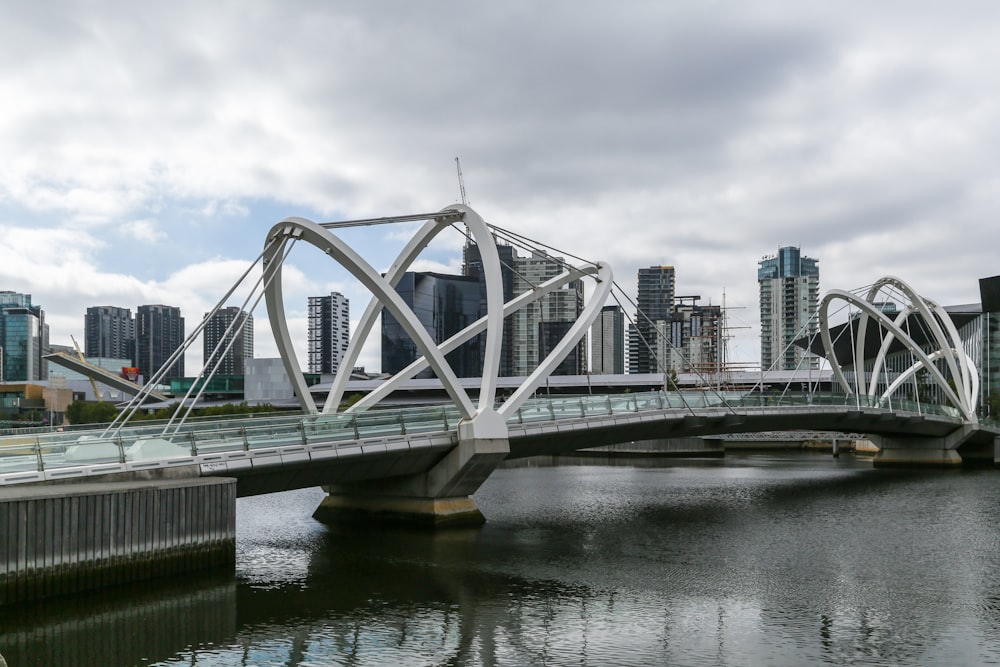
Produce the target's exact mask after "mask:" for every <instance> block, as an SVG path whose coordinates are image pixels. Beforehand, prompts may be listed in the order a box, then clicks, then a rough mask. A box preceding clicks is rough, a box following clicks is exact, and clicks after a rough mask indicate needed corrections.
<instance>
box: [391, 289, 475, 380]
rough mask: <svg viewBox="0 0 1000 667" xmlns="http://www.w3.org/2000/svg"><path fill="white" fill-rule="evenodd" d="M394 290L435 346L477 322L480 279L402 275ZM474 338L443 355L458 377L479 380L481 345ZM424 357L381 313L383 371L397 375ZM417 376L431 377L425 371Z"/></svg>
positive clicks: (396, 322)
mask: <svg viewBox="0 0 1000 667" xmlns="http://www.w3.org/2000/svg"><path fill="white" fill-rule="evenodd" d="M396 291H397V292H398V293H399V295H400V296H401V297H402V298H403V301H404V302H405V303H406V305H407V306H409V307H410V309H412V310H413V312H414V314H415V315H416V316H417V319H418V320H419V321H420V323H421V324H422V325H423V327H424V329H426V331H427V333H428V334H430V337H431V340H433V341H434V342H435V343H439V344H440V343H442V342H444V341H445V340H447V339H448V338H450V337H451V336H453V335H454V334H456V333H458V332H459V331H461V330H462V329H464V328H465V327H467V326H468V325H470V324H472V323H473V322H475V321H476V320H477V319H479V305H480V290H479V280H478V279H477V278H471V277H466V276H451V275H446V274H441V273H429V272H428V273H417V272H413V271H407V272H406V273H405V274H403V277H402V278H401V279H400V281H399V283H398V284H397V285H396ZM477 338H478V336H477V337H476V338H473V339H472V340H470V341H468V342H466V343H464V344H463V345H461V346H459V347H458V349H456V350H454V351H452V352H451V353H450V354H447V355H445V359H446V360H447V361H448V363H449V364H450V365H451V368H452V369H453V370H454V372H455V375H457V376H458V377H480V376H481V375H482V372H483V363H482V356H481V355H480V349H481V346H480V343H479V341H478V340H477ZM421 356H423V354H422V353H420V352H419V350H418V349H417V346H416V343H414V342H413V340H412V339H411V338H410V335H409V334H408V333H407V332H406V330H405V329H404V328H403V326H402V325H401V324H400V323H399V322H398V321H397V320H396V318H395V317H393V315H392V314H391V313H390V312H389V311H387V310H384V309H383V311H382V372H383V373H398V372H399V371H400V370H402V369H403V368H405V367H406V366H408V365H409V364H410V363H411V362H413V361H415V360H416V359H417V358H418V357H421ZM416 377H418V378H426V377H434V374H433V372H432V371H431V370H430V369H429V368H428V369H426V370H424V371H422V372H421V373H420V374H419V375H417V376H416Z"/></svg>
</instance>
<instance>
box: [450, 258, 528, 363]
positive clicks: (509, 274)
mask: <svg viewBox="0 0 1000 667" xmlns="http://www.w3.org/2000/svg"><path fill="white" fill-rule="evenodd" d="M496 248H497V255H499V257H500V282H501V283H502V284H503V301H504V303H506V302H508V301H510V300H511V299H513V298H514V297H515V296H516V293H515V292H514V260H515V258H516V257H517V251H516V250H515V249H514V247H513V246H509V245H501V244H497V247H496ZM462 259H463V262H462V275H463V276H468V277H471V278H476V279H478V280H479V287H480V307H479V316H480V317H483V316H485V315H486V279H485V274H484V273H483V260H482V254H481V253H480V252H479V246H478V245H476V244H475V243H472V242H471V241H470V242H468V243H466V244H465V248H464V251H463V258H462ZM502 338H503V340H502V343H501V347H500V364H499V371H498V375H499V376H500V377H508V376H511V375H514V318H513V315H511V316H508V317H506V318H504V323H503V336H502ZM479 341H480V352H479V354H480V356H483V357H485V346H486V336H480V337H479Z"/></svg>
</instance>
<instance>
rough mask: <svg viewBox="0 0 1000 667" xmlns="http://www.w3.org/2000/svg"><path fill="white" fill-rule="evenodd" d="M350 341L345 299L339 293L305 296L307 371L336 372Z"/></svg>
mask: <svg viewBox="0 0 1000 667" xmlns="http://www.w3.org/2000/svg"><path fill="white" fill-rule="evenodd" d="M350 342H351V304H350V301H348V299H347V297H345V296H344V295H343V294H341V293H340V292H331V293H330V295H329V296H311V297H309V329H308V346H309V349H308V355H309V360H308V368H309V372H310V373H336V372H337V371H339V370H340V362H341V360H342V359H343V358H344V354H345V353H346V352H347V345H348V343H350ZM347 370H348V371H350V370H351V369H347Z"/></svg>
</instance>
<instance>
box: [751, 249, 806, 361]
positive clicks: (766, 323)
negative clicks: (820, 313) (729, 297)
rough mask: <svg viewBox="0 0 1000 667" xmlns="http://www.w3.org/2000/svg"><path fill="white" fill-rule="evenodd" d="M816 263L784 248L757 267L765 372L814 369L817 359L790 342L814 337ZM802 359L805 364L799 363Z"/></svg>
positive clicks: (796, 250) (761, 356)
mask: <svg viewBox="0 0 1000 667" xmlns="http://www.w3.org/2000/svg"><path fill="white" fill-rule="evenodd" d="M818 263H819V260H816V259H812V258H810V257H806V256H805V255H803V254H802V253H801V251H800V249H799V248H796V247H793V246H784V247H781V248H778V252H777V254H775V255H770V256H765V257H764V258H763V259H761V260H760V262H759V263H758V265H757V283H758V285H759V287H760V364H761V367H762V368H764V369H766V370H772V369H773V370H794V369H795V368H798V367H800V366H801V367H802V368H818V367H819V359H818V358H817V357H815V356H812V355H807V354H806V351H805V350H804V349H802V348H800V347H798V346H797V345H792V341H794V340H795V339H797V338H800V337H802V336H808V335H812V334H815V333H816V332H817V331H818V329H819V326H818V323H817V321H816V318H815V314H816V310H817V308H818V307H819V266H818ZM803 359H805V361H803Z"/></svg>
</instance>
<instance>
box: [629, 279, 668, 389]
mask: <svg viewBox="0 0 1000 667" xmlns="http://www.w3.org/2000/svg"><path fill="white" fill-rule="evenodd" d="M674 279H675V276H674V267H672V266H650V267H649V268H644V269H639V272H638V276H637V282H638V291H637V294H636V297H637V298H636V310H637V312H636V315H635V322H634V324H633V325H631V326H630V327H629V338H628V366H629V371H628V372H629V373H660V372H663V370H665V369H666V368H667V367H668V366H669V363H670V360H669V358H662V355H661V358H660V360H659V363H657V350H658V349H662V347H663V342H664V341H662V340H661V339H662V338H663V336H662V334H661V332H664V331H666V330H667V329H669V325H668V323H669V321H670V312H671V309H672V308H673V304H674Z"/></svg>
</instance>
